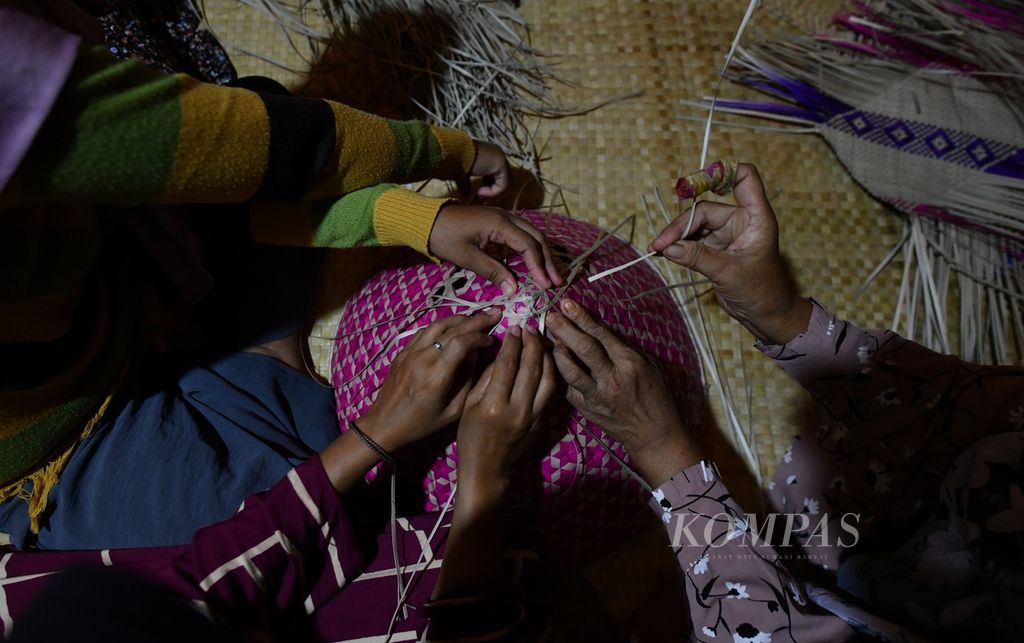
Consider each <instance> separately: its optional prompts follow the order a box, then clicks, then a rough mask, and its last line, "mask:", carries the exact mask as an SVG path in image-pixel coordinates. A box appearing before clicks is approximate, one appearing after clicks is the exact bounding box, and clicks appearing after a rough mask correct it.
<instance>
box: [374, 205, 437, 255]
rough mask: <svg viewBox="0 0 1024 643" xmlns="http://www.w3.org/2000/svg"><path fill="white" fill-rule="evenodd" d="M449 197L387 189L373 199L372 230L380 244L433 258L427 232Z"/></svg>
mask: <svg viewBox="0 0 1024 643" xmlns="http://www.w3.org/2000/svg"><path fill="white" fill-rule="evenodd" d="M453 202H454V200H453V199H435V198H432V197H427V196H423V195H422V194H418V193H416V192H413V191H412V190H406V189H405V188H391V189H390V190H388V191H386V192H384V193H383V194H381V195H380V197H378V198H377V202H376V203H374V206H373V230H374V232H375V233H376V235H377V241H378V242H379V243H380V245H382V246H409V247H410V248H412V249H413V250H416V251H417V252H419V253H421V254H423V255H426V256H427V257H429V258H430V259H432V260H434V261H438V259H437V257H435V256H433V255H432V254H430V248H429V242H430V231H431V230H432V229H433V228H434V221H435V220H436V219H437V213H438V212H440V211H441V208H442V207H444V206H446V205H448V204H449V203H453Z"/></svg>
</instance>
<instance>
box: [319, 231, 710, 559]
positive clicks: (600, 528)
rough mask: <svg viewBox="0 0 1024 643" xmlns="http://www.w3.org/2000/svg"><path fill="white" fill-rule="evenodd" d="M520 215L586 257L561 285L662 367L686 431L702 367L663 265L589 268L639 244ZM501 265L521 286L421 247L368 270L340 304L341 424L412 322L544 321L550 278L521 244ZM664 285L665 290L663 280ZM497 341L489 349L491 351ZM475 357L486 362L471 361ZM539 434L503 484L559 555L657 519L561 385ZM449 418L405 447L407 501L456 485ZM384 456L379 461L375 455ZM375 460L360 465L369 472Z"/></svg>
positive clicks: (336, 358)
mask: <svg viewBox="0 0 1024 643" xmlns="http://www.w3.org/2000/svg"><path fill="white" fill-rule="evenodd" d="M518 216H521V217H523V218H524V219H526V220H527V221H529V222H530V223H532V224H533V225H534V226H536V227H537V228H538V229H540V230H542V231H543V232H544V233H545V235H546V237H547V239H548V242H549V244H550V245H551V248H552V251H553V252H554V254H555V255H556V256H557V257H558V258H559V259H560V261H561V262H562V263H563V264H564V265H566V266H570V265H575V264H574V262H576V263H578V264H581V269H580V270H579V271H578V274H577V275H576V276H575V278H574V279H572V281H571V282H570V283H569V286H568V287H567V289H566V290H565V292H564V296H565V297H569V298H571V299H572V300H573V301H575V302H577V303H579V304H581V305H583V306H584V307H585V308H586V309H587V310H588V311H590V313H591V314H592V315H593V316H594V317H595V318H597V319H600V320H601V321H603V322H604V323H605V324H607V325H608V326H609V327H610V328H611V329H612V330H613V331H615V332H616V333H617V334H618V335H619V336H620V337H622V338H623V339H624V340H625V341H626V343H628V344H629V345H631V346H632V347H633V348H635V349H638V350H641V351H643V352H645V353H647V354H648V355H649V356H651V357H652V358H653V359H654V360H655V361H656V362H657V363H658V364H659V365H660V366H661V368H662V371H663V373H664V375H665V377H666V379H667V381H668V387H669V390H670V391H671V392H672V394H673V396H674V400H675V402H676V405H677V407H678V410H679V415H680V417H681V418H682V421H683V423H684V425H685V427H686V429H687V430H688V431H692V432H696V431H697V430H698V428H699V426H700V422H701V417H702V410H703V385H702V381H701V368H700V364H699V362H698V358H697V354H696V351H695V349H694V345H693V343H692V342H691V340H690V337H689V335H688V333H687V328H686V324H685V322H684V320H683V317H682V314H681V312H680V310H679V307H678V305H677V303H676V301H675V300H674V299H673V297H672V295H671V294H670V293H669V292H668V290H667V289H664V288H665V286H666V283H665V281H664V279H663V278H662V277H661V275H660V274H659V273H658V272H657V271H656V270H655V269H654V267H653V266H652V265H650V264H649V263H638V264H636V265H633V266H630V267H629V268H627V269H624V270H621V271H618V272H616V273H614V274H611V275H609V276H607V277H604V278H602V279H599V280H597V281H594V282H593V283H590V282H588V279H587V277H589V276H591V275H595V274H597V273H600V272H602V271H605V270H607V269H608V268H612V267H615V266H619V265H622V264H624V263H626V262H628V261H630V260H632V259H635V258H636V257H637V256H639V253H638V252H637V250H636V249H635V248H634V247H633V246H631V245H630V244H629V243H626V242H625V241H623V240H621V239H619V238H617V237H610V238H607V239H606V240H605V241H604V243H602V244H601V245H600V246H599V247H598V248H597V249H596V250H594V251H593V252H592V253H590V254H589V256H587V257H586V258H585V260H584V261H582V262H578V261H576V260H577V258H578V257H580V256H581V255H584V254H585V253H587V251H588V250H591V249H592V248H593V246H594V245H595V243H596V242H597V241H598V240H599V239H600V238H601V237H603V236H604V234H603V233H602V231H601V230H600V229H599V228H597V227H595V226H593V225H591V224H589V223H585V222H582V221H577V220H574V219H571V218H568V217H563V216H559V215H553V214H548V213H543V212H535V211H526V212H521V213H519V214H518ZM507 265H508V267H509V269H510V270H512V272H513V273H514V274H516V275H517V278H518V281H519V283H520V288H519V292H517V293H516V294H515V295H512V296H509V297H506V296H505V295H503V293H502V292H501V289H500V288H499V287H498V286H496V285H493V284H491V283H490V282H488V281H487V280H486V279H484V278H483V277H481V276H479V275H476V274H474V273H472V272H469V271H466V270H463V269H461V268H459V267H457V266H454V265H452V264H449V263H440V264H434V263H429V262H424V261H422V259H421V258H420V259H412V258H410V260H409V261H408V262H406V263H403V264H399V265H394V266H393V267H389V268H387V269H384V270H381V271H380V272H378V273H376V274H375V275H373V276H371V277H370V278H369V279H368V280H366V281H365V282H364V283H363V284H362V286H361V287H360V288H359V290H358V291H357V292H356V293H355V294H354V295H353V296H352V298H351V299H350V300H349V301H348V303H347V304H346V305H345V308H344V310H343V312H342V315H341V319H340V322H339V325H338V329H337V334H336V340H335V342H336V343H335V347H334V351H333V355H332V359H331V378H332V383H333V386H334V387H335V391H336V394H335V399H336V402H337V409H338V418H339V422H340V425H341V430H342V431H345V430H347V427H348V422H349V421H350V420H355V419H357V418H359V417H360V416H361V415H362V414H363V413H365V412H366V410H367V409H369V407H370V405H371V404H372V402H373V400H374V398H375V396H376V393H377V390H378V389H379V387H380V386H381V384H382V383H383V381H384V378H385V376H386V375H387V373H388V369H389V367H390V365H391V361H392V360H393V359H394V357H395V355H396V354H397V353H398V352H399V350H401V348H402V347H403V346H405V344H406V343H408V342H409V341H410V340H411V337H412V335H413V334H415V333H416V331H417V330H418V329H420V328H423V327H425V326H427V325H428V324H430V323H431V322H433V321H435V320H437V319H441V318H443V317H447V316H450V315H455V314H466V313H467V312H471V311H473V310H482V309H483V308H486V307H488V306H498V307H500V308H501V310H502V311H503V316H502V319H501V320H500V322H499V323H497V324H496V325H495V327H494V329H493V330H492V334H493V335H495V336H496V337H498V338H499V339H500V338H502V337H504V335H505V333H506V332H507V329H508V327H509V325H511V324H517V325H520V326H524V325H527V324H529V325H533V326H534V327H538V328H540V330H541V331H543V330H544V314H545V312H546V311H547V309H548V308H550V307H552V306H555V307H557V305H558V304H557V302H558V300H559V296H558V295H559V293H558V290H557V289H548V290H543V289H541V288H539V287H538V286H537V285H535V284H534V283H533V281H532V279H530V277H529V271H528V269H527V267H526V264H525V262H524V261H523V259H522V258H521V257H519V256H513V257H511V258H509V260H508V262H507ZM659 289H662V290H659ZM497 349H498V343H497V342H496V343H495V345H494V346H493V347H492V349H491V354H490V355H488V356H486V359H485V360H478V361H479V362H485V361H486V360H489V359H493V355H494V354H496V352H497ZM478 366H482V364H478ZM540 422H541V426H540V428H539V430H538V431H537V437H536V439H535V440H534V441H533V442H532V443H531V445H530V447H529V448H528V449H527V451H526V453H525V454H524V455H523V457H522V458H521V459H520V460H519V462H518V463H517V470H516V472H515V476H514V480H513V484H512V485H511V491H510V496H511V498H510V504H511V508H512V510H513V511H515V512H517V514H518V515H519V516H521V517H522V518H523V520H522V521H519V520H517V524H521V525H528V526H532V527H533V528H534V531H536V532H538V533H540V534H542V535H543V537H544V540H545V544H546V546H547V547H549V548H550V549H551V550H552V552H554V553H556V554H558V555H559V557H560V558H561V559H562V560H567V561H571V562H577V563H579V562H585V561H586V560H595V559H597V558H599V557H601V556H603V555H605V554H607V553H609V552H611V551H613V550H614V549H615V548H616V547H617V546H618V545H620V544H621V543H622V542H623V541H624V540H625V539H626V538H627V537H629V536H630V535H632V534H634V533H636V531H637V528H638V525H640V524H643V522H642V521H644V520H653V519H654V517H653V513H652V512H651V511H650V509H648V508H647V506H646V498H645V497H644V496H645V494H644V491H643V489H642V487H641V485H640V484H639V483H638V482H637V481H636V480H634V479H633V478H632V477H631V476H630V475H629V474H628V473H627V472H626V471H625V470H624V468H623V467H622V465H621V463H620V462H619V461H618V460H617V459H616V458H615V457H613V456H612V455H611V454H612V453H614V454H615V455H616V456H618V458H621V459H622V460H623V461H625V462H627V463H628V462H629V456H628V455H627V454H626V451H625V449H624V448H623V447H622V445H621V444H619V443H618V442H617V441H616V440H614V439H612V438H611V437H610V436H609V435H607V434H606V433H605V432H604V431H603V430H602V428H601V427H600V426H597V425H596V424H594V423H592V422H589V421H588V420H587V419H586V418H584V417H583V416H582V415H581V414H580V413H579V412H578V411H576V410H575V409H573V408H572V407H571V406H570V405H569V404H568V402H566V401H565V399H564V396H561V395H557V396H556V397H555V399H553V400H552V402H551V403H550V404H549V405H548V407H547V409H546V410H545V411H544V414H543V416H542V417H541V420H540ZM455 429H456V427H454V426H452V427H449V428H448V429H446V430H444V431H441V432H440V433H439V434H437V435H436V436H433V437H432V438H430V439H428V440H424V441H422V442H420V443H417V444H415V445H412V446H410V447H409V448H407V449H406V450H405V451H406V452H404V453H402V454H400V457H399V462H398V465H397V466H398V468H399V470H400V474H399V475H400V480H401V479H403V478H406V482H408V479H407V477H408V476H415V477H416V479H419V480H420V481H421V485H418V487H419V488H418V489H417V493H418V492H419V489H420V488H421V490H422V494H421V495H420V496H418V497H416V498H414V499H412V500H410V499H409V498H407V497H403V499H402V502H401V503H400V504H401V505H402V506H403V507H405V508H406V511H410V509H409V507H410V504H411V506H412V509H415V510H420V509H422V510H425V511H437V510H438V509H440V508H441V507H443V506H444V505H445V503H446V502H447V501H448V499H449V497H450V496H451V494H452V489H453V484H454V483H455V481H456V478H457V464H458V445H457V444H456V443H455V441H454V440H455ZM381 466H384V465H381ZM379 476H380V469H379V468H378V469H375V470H373V471H371V472H370V473H369V474H368V475H367V479H368V481H370V482H371V483H372V482H373V481H374V480H375V479H377V478H378V477H379Z"/></svg>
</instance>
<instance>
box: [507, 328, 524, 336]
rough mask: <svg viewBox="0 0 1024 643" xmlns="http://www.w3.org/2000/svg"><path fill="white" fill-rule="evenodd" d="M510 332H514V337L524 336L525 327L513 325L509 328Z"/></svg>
mask: <svg viewBox="0 0 1024 643" xmlns="http://www.w3.org/2000/svg"><path fill="white" fill-rule="evenodd" d="M508 332H510V333H511V334H512V337H522V335H523V329H522V328H520V327H518V326H513V327H512V328H509V329H508Z"/></svg>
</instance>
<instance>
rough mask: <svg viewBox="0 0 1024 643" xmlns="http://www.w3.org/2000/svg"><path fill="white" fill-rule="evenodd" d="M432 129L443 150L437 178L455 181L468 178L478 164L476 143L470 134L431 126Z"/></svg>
mask: <svg viewBox="0 0 1024 643" xmlns="http://www.w3.org/2000/svg"><path fill="white" fill-rule="evenodd" d="M430 129H431V131H433V133H434V138H436V139H437V144H438V146H440V148H441V162H440V163H439V164H438V167H437V174H436V178H439V179H453V180H454V179H461V178H463V177H465V176H468V175H469V171H470V170H472V169H473V164H474V163H476V143H474V142H473V139H472V138H470V137H469V134H467V133H465V132H463V131H462V130H457V129H448V128H446V127H435V126H431V128H430Z"/></svg>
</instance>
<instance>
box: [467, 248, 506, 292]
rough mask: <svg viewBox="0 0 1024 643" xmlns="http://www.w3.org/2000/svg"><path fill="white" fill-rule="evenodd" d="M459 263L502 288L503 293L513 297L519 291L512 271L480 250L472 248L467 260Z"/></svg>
mask: <svg viewBox="0 0 1024 643" xmlns="http://www.w3.org/2000/svg"><path fill="white" fill-rule="evenodd" d="M458 263H459V265H460V266H462V267H463V268H467V269H469V270H472V271H473V272H475V273H476V274H478V275H480V276H481V277H483V278H484V279H486V280H487V281H489V282H491V283H492V284H495V285H497V286H501V291H502V292H503V293H505V294H506V295H512V294H514V293H515V292H516V290H517V287H516V279H515V277H514V276H513V275H512V271H511V270H509V269H508V268H506V267H505V266H504V265H502V263H501V262H500V261H498V260H497V259H495V258H493V257H491V256H489V255H488V254H487V253H486V252H484V251H483V250H481V249H479V248H471V249H470V250H469V254H468V255H467V256H466V258H465V259H464V260H462V261H460V262H458Z"/></svg>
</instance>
